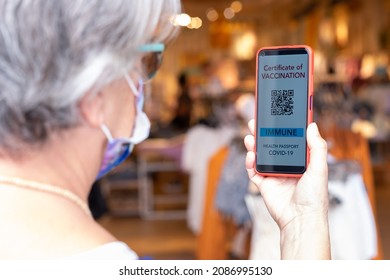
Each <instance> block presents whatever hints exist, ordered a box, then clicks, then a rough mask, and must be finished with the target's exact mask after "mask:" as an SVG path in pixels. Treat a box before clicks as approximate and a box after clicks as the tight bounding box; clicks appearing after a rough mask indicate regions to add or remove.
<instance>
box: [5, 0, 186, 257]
mask: <svg viewBox="0 0 390 280" xmlns="http://www.w3.org/2000/svg"><path fill="white" fill-rule="evenodd" d="M179 11H180V2H179V1H178V0H142V1H140V0H110V1H97V0H74V1H67V0H58V1H51V0H0V220H1V230H0V258H3V259H4V258H58V257H60V258H62V257H87V258H133V259H134V258H136V257H137V256H136V254H135V253H134V252H133V251H132V250H131V249H130V248H128V247H127V246H126V245H125V244H124V243H121V242H119V241H117V240H116V238H115V237H113V236H112V235H111V234H110V233H108V232H107V231H106V230H104V229H103V228H102V227H100V226H99V225H98V224H97V223H96V222H95V221H94V220H93V218H92V217H91V214H90V212H89V209H88V207H87V203H86V201H87V197H88V193H89V191H90V188H91V185H92V183H93V182H94V181H95V180H96V179H97V178H99V177H101V176H103V175H104V174H105V173H107V172H108V171H110V170H111V169H112V168H113V167H114V166H115V165H117V164H119V163H120V162H121V161H122V160H124V159H125V158H126V157H127V156H128V155H129V154H130V153H131V150H132V148H133V145H134V144H136V143H138V142H140V141H142V140H143V139H145V138H146V137H147V136H148V133H149V121H148V119H147V117H146V115H145V114H144V113H143V112H142V105H143V104H142V103H143V94H142V83H143V82H144V81H145V80H147V79H148V78H149V77H150V76H151V75H153V72H154V71H155V70H156V66H158V63H159V59H160V58H159V56H160V54H161V51H163V49H164V42H165V41H166V40H168V39H169V38H170V37H171V36H172V34H173V33H174V32H175V30H174V27H173V26H172V25H171V24H170V23H169V18H170V16H172V15H173V14H177V13H178V12H179Z"/></svg>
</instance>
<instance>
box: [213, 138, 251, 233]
mask: <svg viewBox="0 0 390 280" xmlns="http://www.w3.org/2000/svg"><path fill="white" fill-rule="evenodd" d="M241 146H243V143H242V139H240V142H239V143H236V141H234V143H232V144H231V145H230V149H229V154H228V157H227V160H226V162H225V164H224V167H223V170H222V174H221V178H220V180H219V183H218V188H217V195H216V198H215V205H216V208H217V209H218V210H219V211H220V212H221V213H222V215H224V216H227V217H229V218H230V217H231V218H232V219H233V222H234V223H235V224H236V225H237V226H243V225H244V224H246V223H249V222H250V221H251V217H250V214H249V212H248V207H247V206H246V204H245V196H246V195H247V194H248V184H249V178H248V173H247V171H246V168H245V157H246V151H245V150H244V147H241Z"/></svg>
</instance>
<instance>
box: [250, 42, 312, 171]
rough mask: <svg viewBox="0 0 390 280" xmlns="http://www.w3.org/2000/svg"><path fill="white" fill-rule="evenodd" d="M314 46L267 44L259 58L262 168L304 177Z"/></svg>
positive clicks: (258, 137)
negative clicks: (272, 45) (273, 45)
mask: <svg viewBox="0 0 390 280" xmlns="http://www.w3.org/2000/svg"><path fill="white" fill-rule="evenodd" d="M313 59H314V58H313V51H312V49H311V48H310V47H309V46H305V45H295V46H277V47H265V48H261V49H260V50H258V52H257V59H256V60H257V63H256V77H257V78H256V110H255V112H256V116H255V122H256V126H255V127H256V128H255V143H256V144H255V154H256V164H255V165H256V172H258V173H259V174H261V175H263V176H286V177H300V176H302V175H303V173H304V172H305V171H306V168H307V165H308V163H309V151H308V148H307V143H306V128H307V126H308V125H309V123H311V122H312V121H313Z"/></svg>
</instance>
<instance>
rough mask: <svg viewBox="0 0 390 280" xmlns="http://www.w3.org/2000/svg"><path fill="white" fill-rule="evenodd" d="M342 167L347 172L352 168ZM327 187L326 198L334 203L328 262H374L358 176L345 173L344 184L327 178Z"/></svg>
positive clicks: (371, 226) (373, 238) (370, 219)
mask: <svg viewBox="0 0 390 280" xmlns="http://www.w3.org/2000/svg"><path fill="white" fill-rule="evenodd" d="M345 166H346V167H345V168H347V169H348V168H351V166H352V164H351V163H350V162H349V163H348V162H345ZM338 168H340V164H338ZM331 169H332V167H331V165H330V170H331ZM329 175H331V173H329ZM328 187H329V194H330V197H336V198H337V201H338V203H336V204H335V205H332V204H331V207H330V208H329V232H330V240H331V246H332V259H335V260H366V259H372V258H374V257H375V256H376V255H377V248H378V247H377V233H376V226H375V220H374V215H373V212H372V209H371V206H370V202H369V199H368V196H367V191H366V188H365V185H364V182H363V177H362V175H361V173H349V175H348V176H346V177H345V179H344V180H342V179H341V180H340V179H337V180H334V178H331V177H330V179H329V184H328Z"/></svg>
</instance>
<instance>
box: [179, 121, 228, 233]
mask: <svg viewBox="0 0 390 280" xmlns="http://www.w3.org/2000/svg"><path fill="white" fill-rule="evenodd" d="M234 134H235V129H234V128H232V127H227V126H224V127H220V128H212V127H208V126H205V125H197V126H194V127H193V128H191V129H190V130H189V131H188V133H187V135H186V139H185V141H184V146H183V151H182V152H183V154H182V168H183V170H185V171H187V172H188V173H189V176H190V178H189V193H188V206H187V224H188V227H189V228H190V229H191V230H192V232H194V233H195V234H198V233H199V232H200V229H201V225H202V218H203V209H204V196H205V188H206V184H207V182H206V178H207V173H208V162H209V160H210V158H211V156H212V155H214V154H215V153H216V152H217V151H218V150H219V149H220V148H221V147H223V146H225V145H227V144H228V143H230V140H231V139H232V137H233V136H234Z"/></svg>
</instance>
